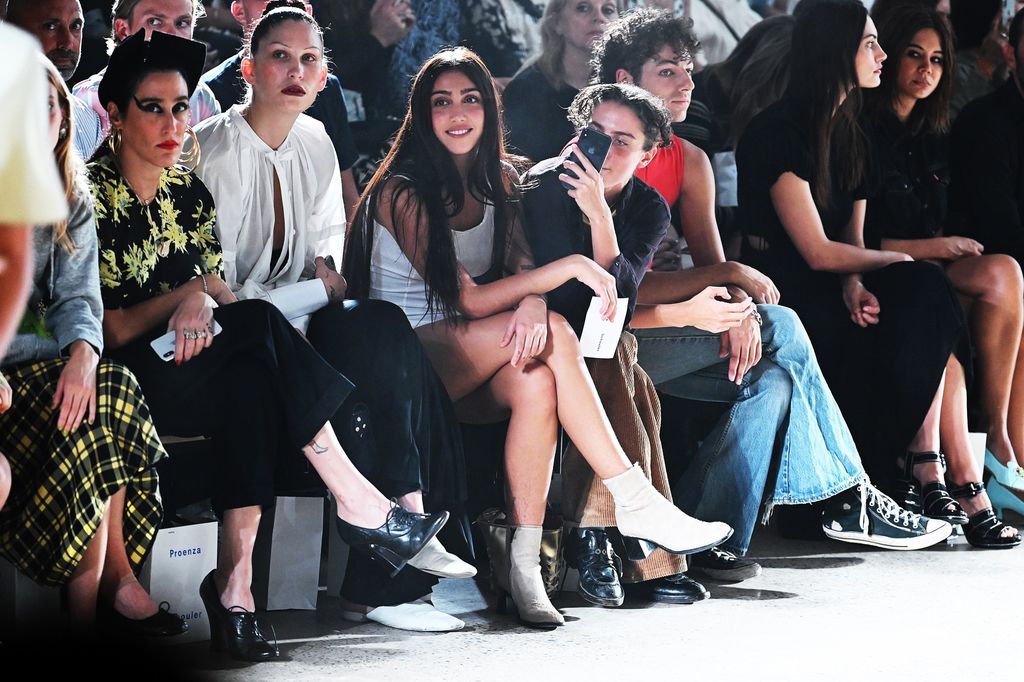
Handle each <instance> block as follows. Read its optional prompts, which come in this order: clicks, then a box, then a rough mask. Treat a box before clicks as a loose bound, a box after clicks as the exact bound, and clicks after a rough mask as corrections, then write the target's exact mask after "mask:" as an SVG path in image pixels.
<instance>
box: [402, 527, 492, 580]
mask: <svg viewBox="0 0 1024 682" xmlns="http://www.w3.org/2000/svg"><path fill="white" fill-rule="evenodd" d="M409 565H410V566H412V567H414V568H418V569H419V570H421V571H423V572H424V573H429V574H430V575H436V576H438V577H439V578H472V577H473V576H474V575H476V568H474V567H473V566H472V565H470V564H467V563H466V562H465V561H463V560H462V559H460V558H459V557H457V556H455V555H454V554H452V553H451V552H449V551H448V550H446V549H445V548H444V545H442V544H441V541H440V540H438V539H437V538H436V537H433V538H431V539H430V542H428V543H427V544H426V545H424V547H423V549H421V550H420V552H419V554H417V555H416V556H414V557H413V558H412V559H409Z"/></svg>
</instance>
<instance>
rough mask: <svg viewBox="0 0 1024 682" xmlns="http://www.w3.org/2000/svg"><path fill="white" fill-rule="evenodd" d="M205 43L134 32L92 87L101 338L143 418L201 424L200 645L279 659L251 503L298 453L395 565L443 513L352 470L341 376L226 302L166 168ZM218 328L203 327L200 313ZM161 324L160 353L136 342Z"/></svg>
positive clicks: (212, 258)
mask: <svg viewBox="0 0 1024 682" xmlns="http://www.w3.org/2000/svg"><path fill="white" fill-rule="evenodd" d="M204 59H205V48H204V47H203V46H202V44H200V43H196V42H193V41H190V40H187V39H184V38H178V37H176V36H170V35H167V34H163V33H159V32H157V33H154V34H153V37H152V38H151V39H150V40H149V41H146V40H145V37H144V34H143V33H142V32H141V31H140V32H139V33H137V34H136V35H134V36H131V37H129V38H127V39H125V40H124V41H123V42H122V43H121V44H120V45H119V46H118V47H117V48H116V49H115V50H114V52H113V54H112V55H111V58H110V65H109V66H108V67H107V71H106V73H105V75H104V79H103V81H102V82H101V83H100V88H99V97H100V100H101V101H102V102H103V103H104V104H105V106H106V107H107V110H108V111H109V112H110V118H111V130H112V132H111V135H110V137H108V139H107V140H106V141H105V142H104V144H103V145H102V146H101V147H100V149H99V150H98V151H97V153H96V155H95V157H94V161H93V163H92V164H90V165H89V177H90V180H91V182H92V189H93V198H94V201H95V205H96V224H97V234H98V236H99V249H100V284H101V287H102V295H103V306H104V308H105V312H104V318H103V331H104V338H105V340H106V343H107V347H108V349H109V353H110V355H111V356H112V357H114V358H115V359H117V360H119V361H121V362H123V363H124V364H125V365H127V366H128V367H129V368H130V369H131V370H132V371H133V372H134V373H135V374H136V376H138V377H139V383H140V384H141V385H142V387H143V390H145V391H146V392H147V395H148V398H149V403H150V407H151V409H152V412H153V416H154V421H155V422H156V424H157V428H158V429H160V430H161V431H163V432H164V433H166V434H174V435H182V436H195V435H205V436H210V437H211V438H212V440H213V442H214V445H215V447H216V449H217V454H218V457H217V460H216V462H214V463H213V468H214V473H213V479H214V494H213V497H212V501H213V506H214V511H215V512H216V513H217V514H218V516H220V517H221V518H222V520H223V529H222V538H223V542H222V544H221V548H220V553H219V559H218V568H217V570H215V571H212V572H211V573H210V574H209V575H208V576H207V577H206V579H205V580H204V581H203V584H202V586H201V588H200V594H201V595H202V597H203V601H204V603H205V605H206V609H207V611H208V613H209V614H210V624H211V629H212V640H211V642H212V645H213V646H214V648H218V649H226V650H227V651H228V652H229V653H230V654H231V655H232V656H234V657H236V658H240V659H244V660H264V659H267V658H272V657H275V656H277V647H276V645H275V644H273V643H272V641H270V640H268V638H267V637H266V635H265V633H264V631H263V629H262V627H261V624H260V622H259V620H258V619H257V618H256V616H255V614H254V613H253V609H254V601H253V596H252V591H251V576H252V551H253V543H254V542H255V538H256V531H257V528H258V527H259V520H260V515H261V509H262V508H263V507H264V506H266V505H269V504H272V503H273V500H274V495H275V488H274V483H275V477H276V475H277V473H278V472H279V471H280V470H281V469H282V468H293V467H297V466H304V461H303V459H302V458H300V457H298V456H296V455H297V453H296V451H299V450H301V451H302V452H303V454H304V455H305V460H308V461H309V463H311V464H312V466H313V468H314V469H316V471H317V473H318V474H319V475H320V478H321V479H322V480H323V481H324V484H325V485H326V487H327V489H328V490H329V491H330V492H331V493H332V494H333V495H334V497H335V499H336V500H337V503H338V518H337V519H336V520H337V524H338V527H339V530H340V531H341V533H342V537H344V538H345V539H346V540H347V541H348V542H349V544H350V545H351V546H352V547H354V548H357V549H360V550H363V551H369V552H371V553H373V554H374V555H375V556H376V557H377V558H379V559H380V560H382V561H384V562H386V563H388V564H390V565H391V566H392V567H393V570H395V571H397V570H400V569H401V568H402V567H403V566H404V565H405V563H406V562H407V561H408V560H409V559H410V558H412V557H413V556H415V555H416V554H417V553H419V551H420V550H422V549H423V547H424V546H425V545H426V544H427V543H428V542H429V541H430V539H431V538H432V537H433V536H434V534H436V533H437V531H438V530H439V529H440V527H441V526H442V525H443V524H444V522H445V521H446V520H447V517H448V515H447V513H444V512H442V513H440V514H433V515H422V514H417V513H413V512H410V511H407V510H405V509H403V508H402V507H401V506H398V505H396V504H393V503H392V502H390V501H389V500H388V499H387V498H386V497H384V496H383V495H382V494H381V493H380V492H379V491H378V490H377V489H376V488H375V487H374V486H373V485H372V484H371V483H370V482H369V481H367V480H366V478H365V477H363V476H362V474H360V473H359V471H358V470H357V469H356V468H355V467H354V466H353V464H352V462H351V461H350V460H349V458H348V456H347V455H346V454H345V452H344V450H343V449H342V447H341V445H340V444H339V443H338V440H337V437H336V436H335V432H334V429H333V428H332V427H331V425H330V423H329V422H328V420H329V419H330V417H331V416H332V415H334V414H335V412H336V411H337V410H338V407H339V405H341V403H342V402H343V401H344V399H345V398H346V397H347V396H348V394H349V392H350V391H351V388H352V385H351V383H349V382H348V380H347V379H345V377H344V376H342V375H341V374H339V373H338V372H336V371H335V370H334V369H333V368H332V367H331V366H330V365H328V364H327V363H326V362H324V360H323V359H322V358H321V357H320V355H319V354H317V353H316V351H314V350H313V349H312V348H311V347H310V346H309V344H308V343H307V342H306V340H305V339H304V338H303V337H302V336H301V335H300V334H299V333H298V332H297V331H296V330H295V329H294V328H293V327H292V326H291V325H290V324H289V323H288V321H287V320H286V319H285V317H284V316H283V315H281V313H280V312H278V310H277V309H276V308H275V307H273V306H272V305H270V304H268V303H266V302H264V301H241V302H237V303H236V302H235V296H234V294H233V293H232V292H231V290H230V289H229V288H228V287H227V285H226V284H225V283H224V281H223V279H221V276H220V275H221V273H222V271H223V269H222V253H221V250H220V247H219V244H218V242H217V237H216V235H215V234H214V229H213V228H214V224H215V223H216V209H215V207H214V203H213V199H212V197H211V196H210V193H209V191H208V190H207V189H206V187H205V186H204V185H203V183H202V182H201V181H200V180H199V179H198V178H197V177H196V176H195V174H194V173H193V172H192V171H190V170H189V169H188V168H186V167H184V166H179V165H176V162H177V160H178V157H179V155H180V150H181V145H182V142H183V141H184V137H185V123H186V120H187V118H188V98H189V94H190V93H191V91H192V90H193V89H194V88H195V86H196V83H198V81H199V77H200V75H201V73H202V68H203V63H204ZM214 320H216V321H217V323H219V324H220V325H221V327H223V331H222V332H221V333H220V334H217V335H216V337H214V335H213V322H214ZM168 329H172V330H174V332H175V337H176V352H175V356H174V361H173V362H165V361H164V360H162V359H161V358H160V357H158V356H157V354H156V353H154V352H153V349H152V348H151V347H150V341H151V340H152V339H153V338H155V337H157V336H160V335H162V334H163V333H164V332H165V331H166V330H168Z"/></svg>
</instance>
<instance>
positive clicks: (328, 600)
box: [169, 530, 1024, 682]
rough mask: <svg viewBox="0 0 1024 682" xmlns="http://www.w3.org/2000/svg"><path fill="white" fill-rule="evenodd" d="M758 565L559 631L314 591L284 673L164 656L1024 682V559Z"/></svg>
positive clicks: (468, 668)
mask: <svg viewBox="0 0 1024 682" xmlns="http://www.w3.org/2000/svg"><path fill="white" fill-rule="evenodd" d="M751 555H752V556H754V557H758V558H759V560H760V561H761V563H762V565H763V566H764V569H765V570H764V574H763V575H761V576H760V577H758V578H755V579H753V580H750V581H747V582H745V583H742V584H739V585H734V586H725V585H715V584H712V583H708V587H709V588H710V589H711V592H712V595H713V597H712V599H710V600H708V601H705V602H702V603H700V604H696V605H693V606H672V605H664V604H658V605H652V604H648V603H644V602H638V601H632V600H629V599H627V601H626V603H625V605H623V606H622V607H621V608H618V609H601V608H597V607H591V606H588V605H586V604H585V603H584V602H582V601H581V600H580V599H579V598H578V597H577V596H576V595H575V594H574V593H563V594H562V595H561V596H560V597H558V599H557V600H556V601H555V603H556V605H557V606H559V608H561V609H562V611H563V613H564V614H565V615H566V620H567V621H569V622H568V623H567V624H566V626H565V627H563V628H560V629H559V630H557V631H555V632H538V631H533V630H529V629H527V628H524V627H521V626H519V625H518V624H517V622H516V621H515V620H514V619H513V618H512V617H510V616H499V615H497V614H495V613H494V612H493V611H491V610H488V607H487V598H488V596H489V595H488V593H487V589H486V586H485V585H484V584H482V583H481V584H480V585H478V584H477V583H476V582H474V581H473V580H461V581H442V583H441V584H440V585H439V586H438V588H437V590H436V591H435V603H436V604H437V605H438V606H439V607H440V608H441V609H442V610H444V611H447V612H449V613H452V614H454V615H457V616H458V617H459V618H462V619H463V620H465V621H466V628H465V629H464V630H462V631H459V632H454V633H448V634H439V635H434V634H419V633H411V632H403V631H399V630H393V629H390V628H385V627H383V626H378V625H376V624H363V625H357V624H352V623H348V622H345V621H343V620H342V619H341V617H340V615H339V606H338V600H337V598H335V597H328V596H326V594H325V593H321V599H320V604H319V609H318V610H317V611H316V613H313V612H294V611H293V612H275V613H273V614H270V616H269V619H270V620H271V622H273V624H274V626H275V627H276V630H277V634H278V637H279V638H280V639H281V651H282V657H281V659H280V660H277V661H274V662H271V663H263V664H259V665H246V664H235V663H234V662H232V661H230V660H229V659H226V658H224V657H221V656H219V655H213V654H211V653H209V652H208V651H207V645H206V644H205V643H196V644H187V645H178V646H175V647H172V648H171V649H172V651H173V652H174V653H173V657H174V659H176V660H177V661H179V662H183V661H187V666H188V668H189V669H190V670H191V671H193V672H194V673H195V674H197V675H198V676H199V677H201V678H202V679H215V680H287V679H303V680H319V679H331V680H388V681H389V682H397V681H405V680H410V681H412V680H423V681H426V680H459V681H462V680H467V681H468V680H516V681H524V682H525V681H526V680H538V681H540V680H544V681H548V680H550V681H558V682H562V681H565V682H575V681H577V680H588V679H589V680H593V679H601V680H615V679H621V680H629V679H641V678H642V677H646V676H650V675H651V674H652V673H663V674H665V675H667V676H669V678H668V679H693V678H694V677H695V676H702V677H704V678H708V675H714V676H715V677H716V678H717V679H725V680H739V679H744V678H752V677H756V678H757V679H760V680H818V679H821V680H825V679H827V680H862V679H865V678H880V679H903V680H911V679H920V680H928V679H935V680H950V681H954V680H955V681H957V682H960V681H961V680H1024V663H1022V662H1021V659H1020V637H1021V634H1022V631H1021V625H1022V622H1024V589H1022V587H1021V581H1022V579H1024V548H1018V549H1014V550H1009V551H980V550H974V549H972V548H970V547H969V546H968V545H966V543H964V541H963V540H962V538H961V539H958V540H957V541H956V542H954V543H953V544H951V545H940V546H939V547H937V548H932V549H929V550H925V551H919V552H887V551H882V550H872V549H870V548H862V547H859V546H855V545H844V544H840V543H834V542H820V543H815V542H794V541H788V540H783V539H781V538H779V537H777V536H776V535H774V533H773V531H771V530H761V531H760V532H759V535H758V536H757V537H755V539H754V545H753V548H752V550H751ZM169 653H170V652H169ZM708 679H710V678H708Z"/></svg>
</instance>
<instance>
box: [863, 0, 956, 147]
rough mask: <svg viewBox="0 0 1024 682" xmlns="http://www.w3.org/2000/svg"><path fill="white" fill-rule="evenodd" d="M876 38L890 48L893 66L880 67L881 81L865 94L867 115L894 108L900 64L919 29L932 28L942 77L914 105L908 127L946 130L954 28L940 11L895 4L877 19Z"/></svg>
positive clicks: (918, 130) (915, 130)
mask: <svg viewBox="0 0 1024 682" xmlns="http://www.w3.org/2000/svg"><path fill="white" fill-rule="evenodd" d="M878 20H879V24H878V40H879V42H880V43H881V44H882V46H883V47H884V48H886V49H887V50H888V51H889V54H890V55H892V56H891V57H890V61H891V62H892V63H893V64H894V66H893V67H892V68H888V69H882V84H881V85H880V86H878V87H877V88H875V89H874V90H872V91H871V92H868V93H865V97H864V106H865V110H866V111H867V112H868V114H869V115H877V114H878V113H879V112H881V111H893V110H894V109H895V107H896V102H897V101H898V99H899V95H900V87H899V77H898V76H899V64H900V61H901V60H902V59H904V55H905V53H906V51H907V48H908V46H909V45H910V42H911V41H912V40H913V39H914V36H915V35H917V33H918V32H919V31H924V30H928V29H931V30H933V31H935V33H936V34H938V36H939V47H940V48H941V49H942V61H943V64H942V76H941V77H940V78H939V84H938V86H937V87H936V88H935V91H934V92H932V94H930V95H929V96H928V97H926V98H925V99H923V100H920V101H918V102H916V103H915V104H914V108H913V109H912V110H911V112H910V117H909V118H908V119H907V126H908V128H909V129H910V132H911V133H913V134H914V135H917V134H918V133H921V132H924V133H944V132H946V131H947V130H948V129H949V101H950V99H952V97H953V79H954V76H955V74H956V48H955V46H954V44H953V28H952V27H951V26H950V25H949V21H948V20H947V19H946V17H944V16H943V15H942V14H941V13H939V12H936V11H935V10H933V9H928V8H927V7H922V6H917V5H905V6H902V5H901V6H896V7H893V8H891V9H889V10H887V11H886V12H885V13H884V14H882V15H881V16H880V17H879V18H878Z"/></svg>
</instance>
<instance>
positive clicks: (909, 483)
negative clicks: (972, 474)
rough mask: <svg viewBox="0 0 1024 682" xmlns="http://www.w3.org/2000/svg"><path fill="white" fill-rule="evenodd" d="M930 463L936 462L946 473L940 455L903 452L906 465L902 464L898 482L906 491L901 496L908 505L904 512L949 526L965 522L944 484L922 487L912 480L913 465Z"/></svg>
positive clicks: (944, 463) (962, 510)
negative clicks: (900, 477)
mask: <svg viewBox="0 0 1024 682" xmlns="http://www.w3.org/2000/svg"><path fill="white" fill-rule="evenodd" d="M932 462H938V463H939V466H940V467H941V468H942V472H943V473H945V472H946V457H945V456H944V455H943V454H942V453H939V452H907V459H906V463H905V464H904V465H903V475H904V479H903V480H902V481H901V482H900V484H901V485H902V486H903V487H905V488H908V489H907V491H906V493H905V495H903V496H901V497H902V498H903V499H905V501H906V502H907V503H908V505H909V506H904V509H908V510H913V511H914V512H915V513H917V514H921V515H922V516H927V517H928V518H930V519H938V520H940V521H946V522H947V523H951V524H953V525H963V524H965V523H967V514H966V513H965V512H964V509H963V507H961V506H960V503H959V502H957V501H956V500H954V499H953V498H952V496H950V494H949V490H947V489H946V484H945V483H944V482H942V481H941V480H939V481H932V482H931V483H925V484H923V485H922V484H921V483H919V482H918V481H917V479H915V478H914V467H915V466H916V465H918V464H930V463H932ZM909 488H912V490H910V489H909Z"/></svg>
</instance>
